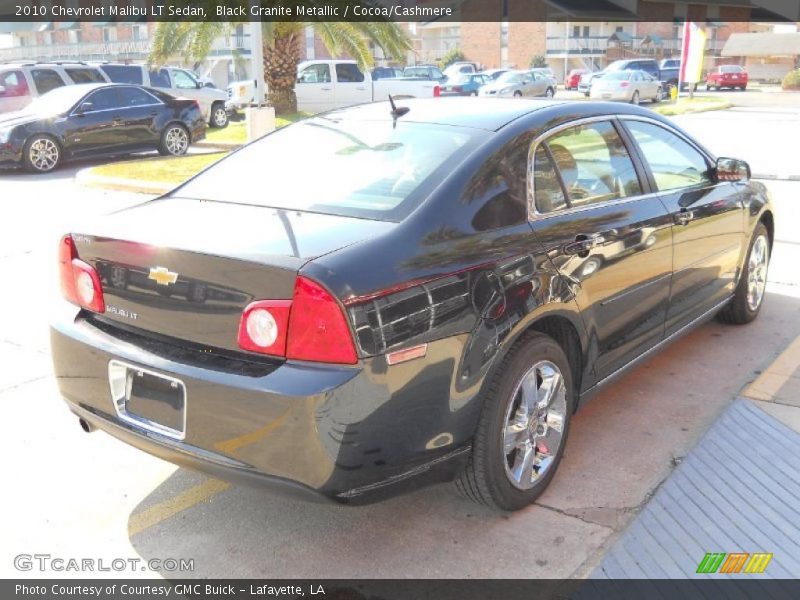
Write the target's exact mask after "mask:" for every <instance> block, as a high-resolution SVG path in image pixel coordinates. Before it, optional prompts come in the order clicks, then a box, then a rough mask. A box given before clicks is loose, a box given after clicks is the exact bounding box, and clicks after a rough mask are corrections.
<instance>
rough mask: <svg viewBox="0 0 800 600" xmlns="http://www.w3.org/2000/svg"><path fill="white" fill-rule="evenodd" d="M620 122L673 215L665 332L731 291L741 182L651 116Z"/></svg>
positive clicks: (739, 249)
mask: <svg viewBox="0 0 800 600" xmlns="http://www.w3.org/2000/svg"><path fill="white" fill-rule="evenodd" d="M623 122H624V124H625V127H626V128H627V130H628V131H629V132H630V135H631V137H632V138H633V140H635V143H636V144H637V145H638V146H639V148H640V150H641V154H642V156H643V158H644V160H645V166H646V168H647V170H648V171H649V176H650V177H651V181H652V185H653V187H654V189H656V190H658V192H659V196H660V198H661V200H662V202H663V203H664V204H665V205H666V207H667V209H668V210H669V212H670V216H671V218H672V221H673V225H672V231H673V241H674V257H673V260H674V271H675V272H674V275H673V278H672V291H671V294H670V308H669V314H668V315H667V335H669V334H671V333H674V332H675V331H677V330H679V329H680V328H681V327H683V326H685V325H686V324H688V323H690V322H691V321H692V320H694V319H696V318H698V317H700V316H702V315H703V314H704V313H706V312H708V311H709V310H712V309H713V308H714V307H715V306H717V305H719V304H720V303H721V302H723V301H724V300H725V299H726V298H727V297H728V296H730V294H732V293H733V289H734V287H735V284H736V280H737V275H738V269H739V265H740V264H741V263H740V261H741V256H742V253H743V251H744V249H745V248H744V247H743V246H744V244H745V240H744V226H745V223H744V216H743V211H742V197H741V186H742V184H740V183H734V182H724V181H722V182H720V181H716V179H715V177H714V173H713V168H712V163H711V161H710V160H709V158H708V157H706V156H705V154H704V153H703V152H702V151H701V150H700V149H698V148H696V147H695V146H694V145H693V144H692V143H690V142H689V141H688V139H686V138H684V137H683V136H682V135H680V134H679V133H678V132H677V131H674V130H671V129H669V128H667V127H666V126H664V125H662V124H656V123H654V122H651V121H642V120H633V119H624V121H623Z"/></svg>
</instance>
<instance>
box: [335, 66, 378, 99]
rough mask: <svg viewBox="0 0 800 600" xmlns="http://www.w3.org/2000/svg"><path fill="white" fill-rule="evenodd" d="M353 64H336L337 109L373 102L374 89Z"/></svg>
mask: <svg viewBox="0 0 800 600" xmlns="http://www.w3.org/2000/svg"><path fill="white" fill-rule="evenodd" d="M364 79H365V78H364V74H363V73H362V72H361V71H360V70H359V68H358V67H357V66H356V65H355V64H353V63H344V62H343V63H336V107H337V108H340V107H342V106H353V105H354V104H363V103H364V102H370V101H371V100H372V87H371V84H370V82H369V81H365V80H364Z"/></svg>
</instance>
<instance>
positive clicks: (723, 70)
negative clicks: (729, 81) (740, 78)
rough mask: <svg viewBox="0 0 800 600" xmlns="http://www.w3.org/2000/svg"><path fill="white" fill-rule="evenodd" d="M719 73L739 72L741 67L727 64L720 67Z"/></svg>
mask: <svg viewBox="0 0 800 600" xmlns="http://www.w3.org/2000/svg"><path fill="white" fill-rule="evenodd" d="M719 71H720V73H741V72H742V67H737V66H735V65H729V66H727V67H720V68H719Z"/></svg>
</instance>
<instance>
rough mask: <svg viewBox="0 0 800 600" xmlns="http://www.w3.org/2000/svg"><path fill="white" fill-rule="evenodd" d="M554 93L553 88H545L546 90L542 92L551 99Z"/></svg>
mask: <svg viewBox="0 0 800 600" xmlns="http://www.w3.org/2000/svg"><path fill="white" fill-rule="evenodd" d="M555 95H556V92H555V90H554V89H553V88H547V90H546V91H545V93H544V97H545V98H547V99H548V100H549V99H551V98H552V97H553V96H555Z"/></svg>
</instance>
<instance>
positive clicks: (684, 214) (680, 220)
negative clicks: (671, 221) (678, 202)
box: [675, 208, 694, 225]
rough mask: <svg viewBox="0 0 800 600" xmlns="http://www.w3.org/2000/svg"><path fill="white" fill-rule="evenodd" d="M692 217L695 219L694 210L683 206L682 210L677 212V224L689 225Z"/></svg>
mask: <svg viewBox="0 0 800 600" xmlns="http://www.w3.org/2000/svg"><path fill="white" fill-rule="evenodd" d="M692 219H694V212H693V211H691V210H687V209H685V208H682V209H681V212H679V213H676V214H675V224H676V225H688V224H689V222H690V221H691V220H692Z"/></svg>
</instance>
